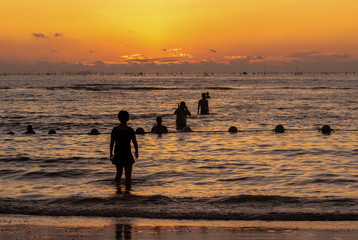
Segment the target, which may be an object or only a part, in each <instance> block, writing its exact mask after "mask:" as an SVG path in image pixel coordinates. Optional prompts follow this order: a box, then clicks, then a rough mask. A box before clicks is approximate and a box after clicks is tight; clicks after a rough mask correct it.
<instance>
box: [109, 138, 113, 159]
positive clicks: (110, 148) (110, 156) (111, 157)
mask: <svg viewBox="0 0 358 240" xmlns="http://www.w3.org/2000/svg"><path fill="white" fill-rule="evenodd" d="M113 145H114V138H113V137H112V136H111V143H110V144H109V159H111V161H113Z"/></svg>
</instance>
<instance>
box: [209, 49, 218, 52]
mask: <svg viewBox="0 0 358 240" xmlns="http://www.w3.org/2000/svg"><path fill="white" fill-rule="evenodd" d="M209 51H210V52H213V53H217V51H216V50H214V49H209Z"/></svg>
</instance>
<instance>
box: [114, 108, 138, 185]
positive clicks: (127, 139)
mask: <svg viewBox="0 0 358 240" xmlns="http://www.w3.org/2000/svg"><path fill="white" fill-rule="evenodd" d="M118 120H119V121H120V124H119V125H118V126H116V127H114V128H113V130H112V133H111V143H110V147H109V148H110V159H111V161H112V163H113V164H114V165H116V169H117V174H116V177H115V179H114V180H115V182H116V183H117V184H119V183H120V181H121V177H122V174H123V168H124V173H125V178H126V180H125V183H126V186H127V187H130V185H131V182H132V165H133V163H134V162H135V161H134V158H133V155H132V151H131V142H132V143H133V145H134V149H135V153H134V154H135V157H136V158H138V143H137V139H136V136H135V133H134V130H133V128H131V127H129V126H128V125H127V122H128V120H129V113H128V112H127V111H120V112H119V113H118ZM113 146H114V155H113Z"/></svg>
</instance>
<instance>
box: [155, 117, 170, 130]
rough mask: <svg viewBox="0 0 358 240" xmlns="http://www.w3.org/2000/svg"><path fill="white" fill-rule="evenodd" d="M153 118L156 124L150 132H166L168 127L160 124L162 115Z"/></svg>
mask: <svg viewBox="0 0 358 240" xmlns="http://www.w3.org/2000/svg"><path fill="white" fill-rule="evenodd" d="M155 120H156V122H157V125H155V126H154V127H153V128H152V131H151V133H158V134H162V133H167V132H168V128H167V127H166V126H164V125H162V122H163V118H162V117H157V118H156V119H155Z"/></svg>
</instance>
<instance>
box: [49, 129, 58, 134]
mask: <svg viewBox="0 0 358 240" xmlns="http://www.w3.org/2000/svg"><path fill="white" fill-rule="evenodd" d="M48 134H56V131H55V130H53V129H51V130H50V131H48Z"/></svg>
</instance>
